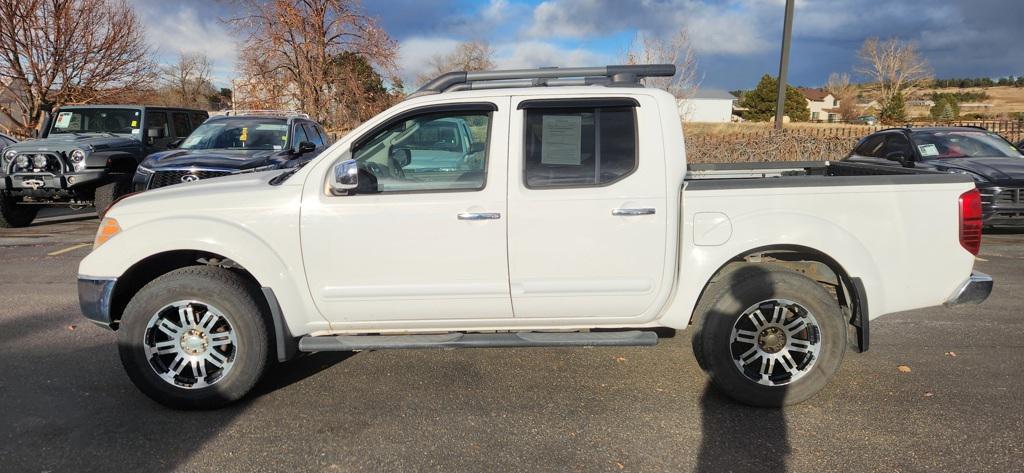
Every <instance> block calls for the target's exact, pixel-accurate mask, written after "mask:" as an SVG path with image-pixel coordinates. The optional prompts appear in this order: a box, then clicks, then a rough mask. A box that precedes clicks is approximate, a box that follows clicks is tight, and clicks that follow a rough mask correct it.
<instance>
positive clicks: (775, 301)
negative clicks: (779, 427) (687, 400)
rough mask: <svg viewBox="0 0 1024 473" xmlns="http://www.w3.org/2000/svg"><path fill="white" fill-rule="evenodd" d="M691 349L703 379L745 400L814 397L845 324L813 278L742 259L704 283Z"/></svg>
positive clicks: (766, 402)
mask: <svg viewBox="0 0 1024 473" xmlns="http://www.w3.org/2000/svg"><path fill="white" fill-rule="evenodd" d="M695 315H696V316H697V323H698V324H700V325H699V328H698V330H697V333H695V334H694V341H693V345H694V346H693V348H694V355H695V356H696V357H697V361H698V363H699V364H700V365H701V367H702V368H703V369H704V370H705V371H707V373H708V374H709V375H710V376H711V382H712V384H713V385H714V386H715V388H717V389H718V390H720V391H721V392H723V393H724V394H726V395H728V396H729V397H731V398H733V399H735V400H737V401H739V402H742V403H744V404H749V405H752V406H761V407H780V406H784V405H789V404H796V403H798V402H801V401H804V400H806V399H808V398H810V397H811V396H814V395H815V394H816V393H817V392H818V391H820V390H821V389H822V388H823V387H824V386H825V385H826V384H827V383H828V382H829V380H831V378H832V377H833V376H834V375H835V373H836V372H837V371H838V370H839V366H840V365H841V364H842V361H843V354H844V352H845V350H846V333H847V331H846V323H845V321H844V320H843V315H842V311H840V309H839V305H838V303H837V302H836V300H835V299H833V298H832V296H830V295H829V293H828V292H826V291H825V289H824V288H823V287H822V286H821V285H820V284H818V283H817V282H815V281H813V280H811V279H809V278H807V277H805V276H803V275H801V274H798V273H796V272H793V271H789V270H787V269H785V268H781V267H777V266H771V265H761V264H748V265H742V266H740V267H738V268H736V269H735V270H733V271H731V272H729V273H728V274H727V275H725V276H723V277H722V280H720V281H718V282H715V283H712V284H711V286H709V287H708V289H707V291H705V294H704V296H703V297H702V298H701V301H700V304H699V305H698V308H697V312H696V314H695Z"/></svg>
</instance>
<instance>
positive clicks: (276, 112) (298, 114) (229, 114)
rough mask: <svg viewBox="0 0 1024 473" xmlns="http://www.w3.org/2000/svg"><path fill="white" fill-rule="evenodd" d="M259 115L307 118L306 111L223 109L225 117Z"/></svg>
mask: <svg viewBox="0 0 1024 473" xmlns="http://www.w3.org/2000/svg"><path fill="white" fill-rule="evenodd" d="M243 115H246V116H260V117H281V118H292V117H298V118H306V119H308V118H309V114H308V113H303V112H300V111H298V110H225V111H224V115H223V116H225V117H238V116H243Z"/></svg>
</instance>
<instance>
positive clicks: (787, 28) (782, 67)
mask: <svg viewBox="0 0 1024 473" xmlns="http://www.w3.org/2000/svg"><path fill="white" fill-rule="evenodd" d="M794 1H795V0H786V21H785V24H784V25H783V27H782V57H781V58H779V92H778V97H777V98H776V99H775V129H776V130H781V129H782V117H783V115H785V114H786V110H785V105H786V72H787V69H789V43H790V39H791V37H792V36H793V3H794Z"/></svg>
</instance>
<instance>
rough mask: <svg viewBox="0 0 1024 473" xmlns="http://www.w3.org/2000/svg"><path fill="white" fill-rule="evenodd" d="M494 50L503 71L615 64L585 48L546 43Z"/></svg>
mask: <svg viewBox="0 0 1024 473" xmlns="http://www.w3.org/2000/svg"><path fill="white" fill-rule="evenodd" d="M494 49H495V57H494V62H495V63H496V64H497V65H498V67H499V68H502V69H519V68H534V67H545V66H558V67H574V66H602V65H605V64H611V63H612V62H614V60H613V59H612V58H610V57H609V56H608V55H606V54H604V53H600V52H596V51H592V50H589V49H585V48H572V49H567V48H562V47H559V46H556V45H554V44H551V43H547V42H544V41H522V42H514V43H502V44H498V45H496V46H495V48H494Z"/></svg>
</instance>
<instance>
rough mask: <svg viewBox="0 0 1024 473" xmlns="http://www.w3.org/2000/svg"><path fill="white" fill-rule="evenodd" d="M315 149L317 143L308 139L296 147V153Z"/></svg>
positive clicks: (310, 151) (309, 151)
mask: <svg viewBox="0 0 1024 473" xmlns="http://www.w3.org/2000/svg"><path fill="white" fill-rule="evenodd" d="M313 151H316V145H315V144H313V143H310V142H308V141H303V142H302V143H299V147H298V148H296V154H306V153H312V152H313Z"/></svg>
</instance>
